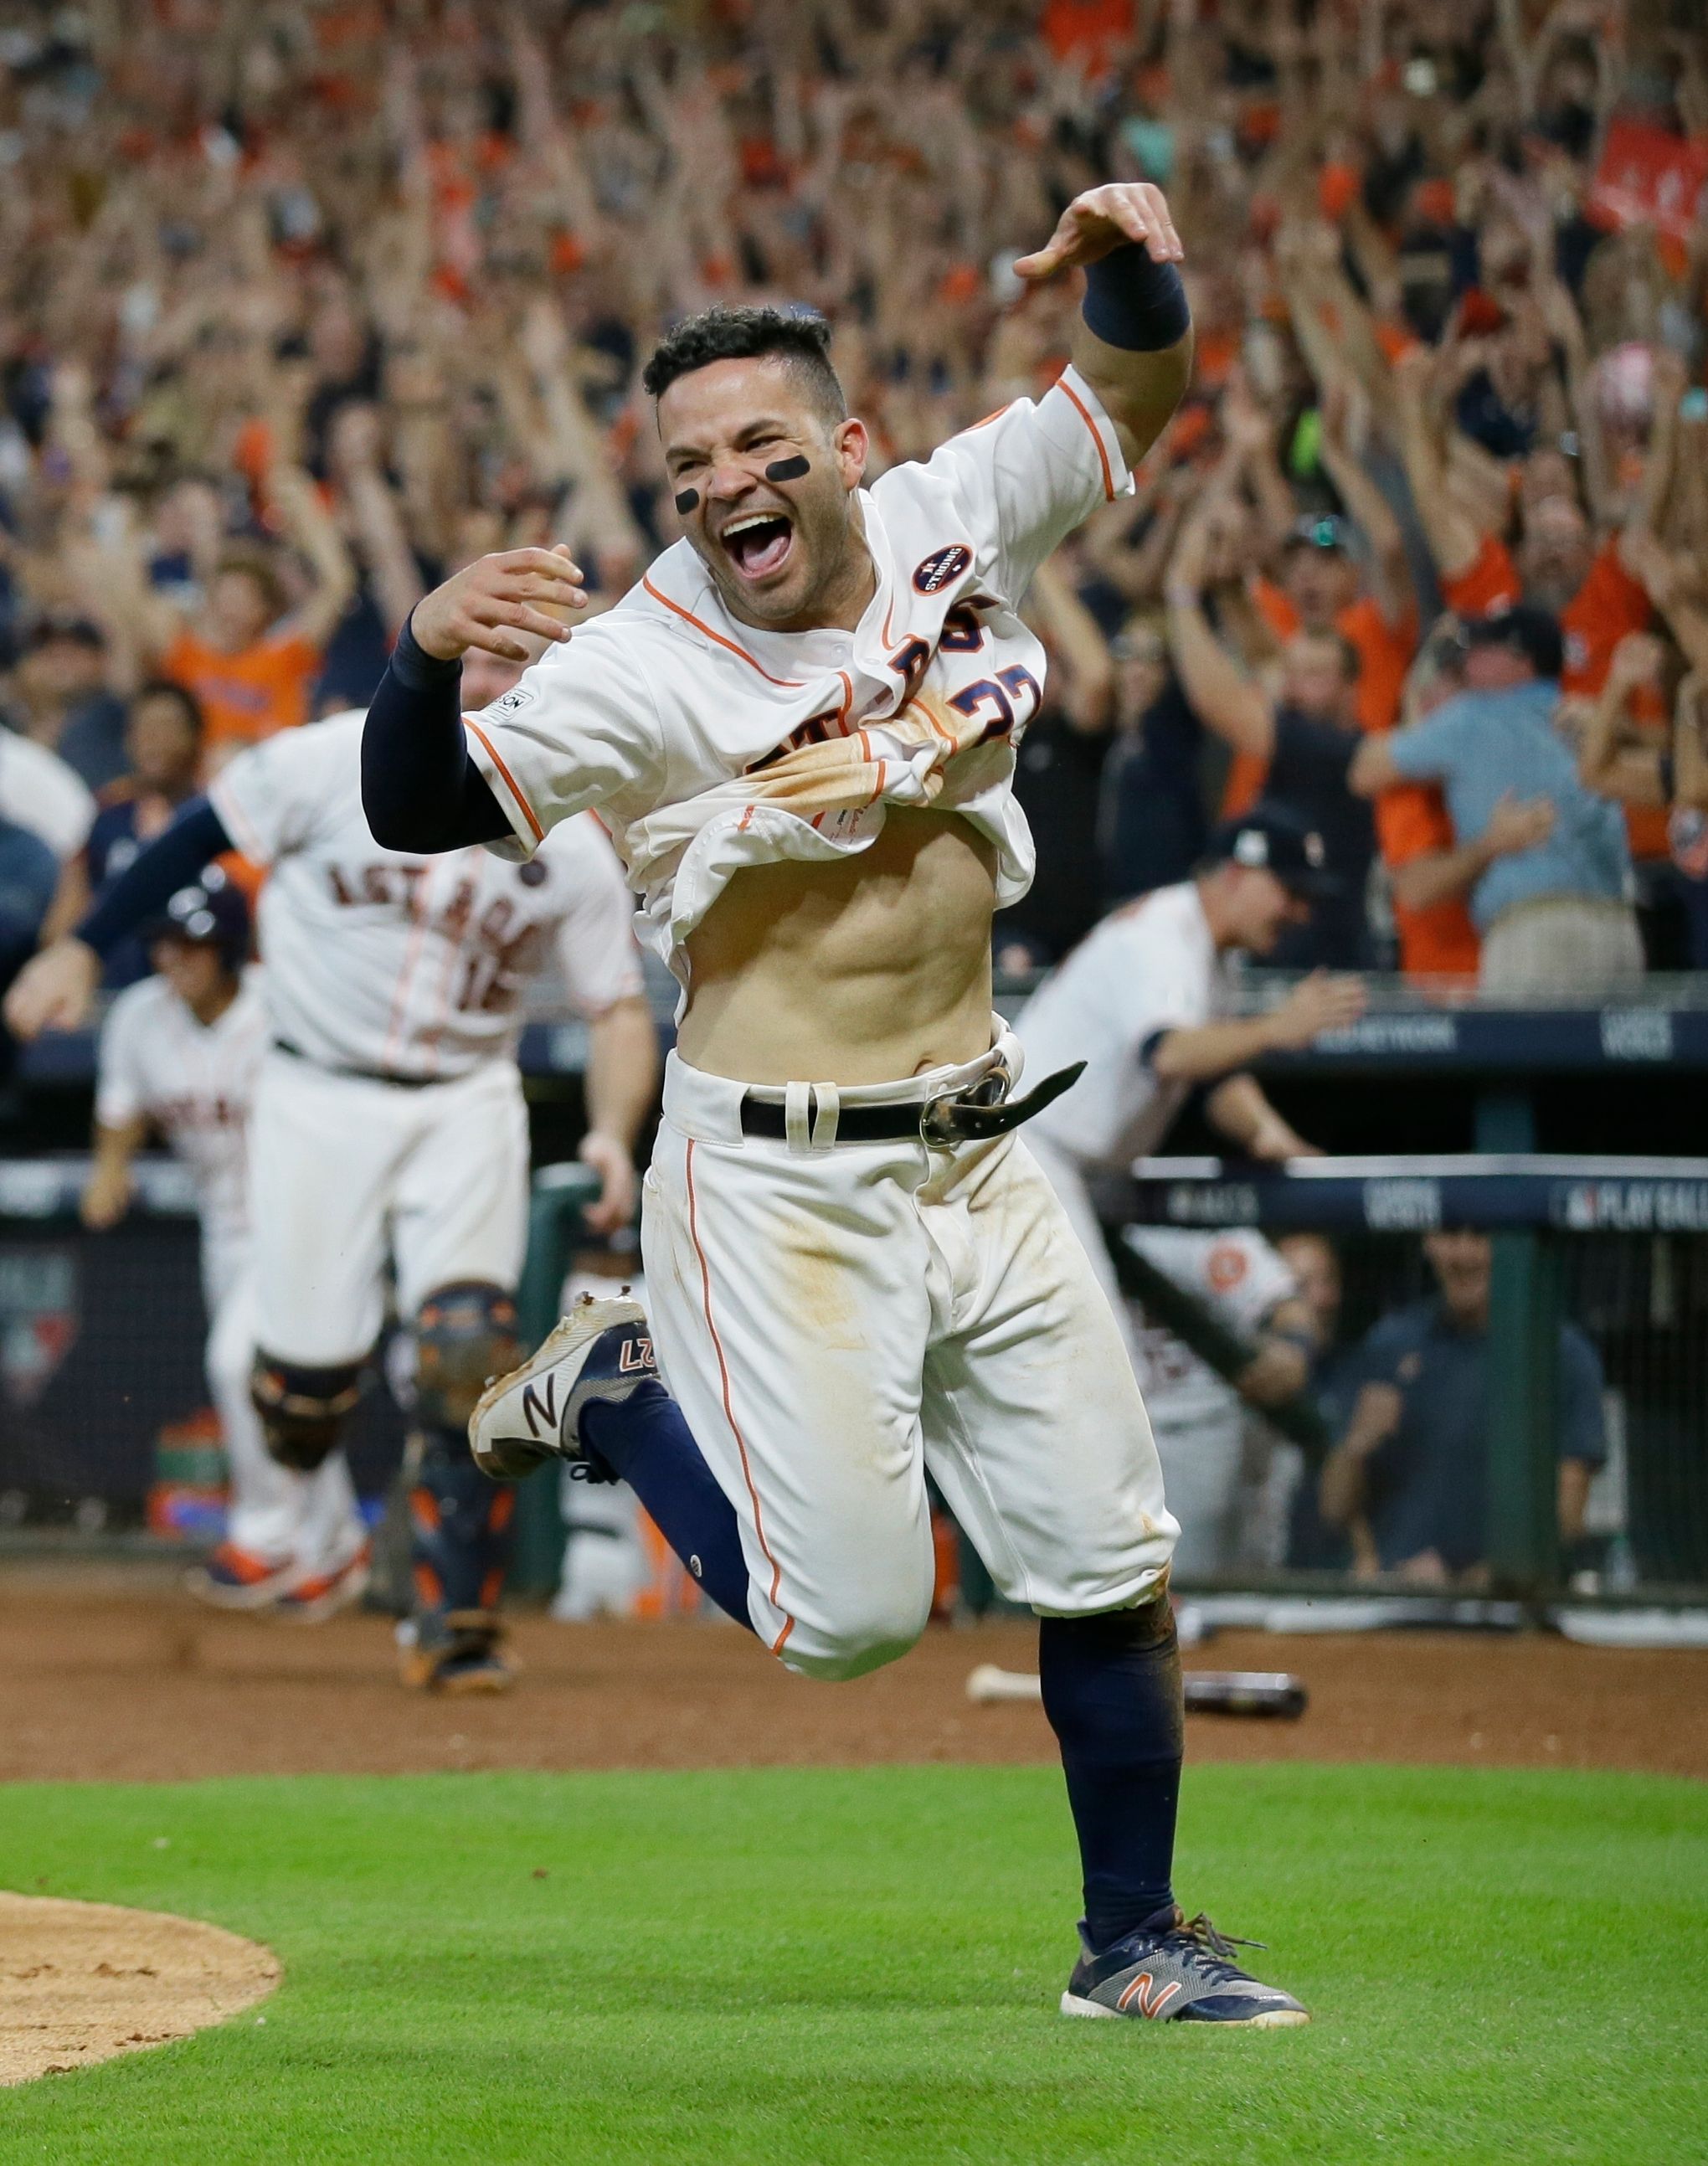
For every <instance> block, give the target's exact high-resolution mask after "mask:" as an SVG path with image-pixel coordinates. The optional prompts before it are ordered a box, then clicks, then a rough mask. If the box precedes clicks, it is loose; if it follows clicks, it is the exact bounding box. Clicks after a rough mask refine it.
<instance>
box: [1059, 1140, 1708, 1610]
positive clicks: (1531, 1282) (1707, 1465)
mask: <svg viewBox="0 0 1708 2166" xmlns="http://www.w3.org/2000/svg"><path fill="white" fill-rule="evenodd" d="M1100 1204H1101V1207H1102V1208H1103V1212H1104V1213H1105V1218H1106V1225H1107V1227H1108V1231H1109V1232H1110V1233H1111V1234H1112V1235H1113V1238H1114V1240H1115V1243H1116V1244H1117V1246H1118V1244H1119V1242H1120V1239H1121V1233H1122V1229H1123V1228H1124V1226H1125V1225H1127V1224H1135V1225H1163V1226H1174V1227H1185V1228H1198V1229H1201V1230H1202V1229H1215V1228H1229V1227H1252V1228H1257V1229H1259V1230H1261V1232H1263V1233H1264V1234H1268V1235H1270V1236H1272V1237H1273V1238H1276V1239H1281V1238H1282V1237H1284V1236H1285V1235H1287V1234H1292V1233H1300V1232H1310V1233H1315V1234H1322V1235H1324V1236H1325V1238H1327V1239H1329V1240H1330V1242H1331V1243H1332V1244H1334V1245H1335V1249H1336V1251H1337V1254H1338V1256H1339V1259H1340V1265H1341V1270H1342V1276H1343V1279H1344V1281H1345V1285H1346V1301H1347V1307H1348V1310H1349V1316H1348V1318H1347V1327H1346V1329H1345V1331H1344V1332H1343V1334H1342V1338H1343V1340H1344V1342H1345V1344H1346V1347H1347V1349H1348V1350H1349V1352H1351V1351H1352V1350H1355V1348H1356V1342H1357V1339H1358V1338H1359V1336H1360V1334H1361V1333H1362V1331H1363V1329H1365V1328H1367V1326H1368V1325H1369V1324H1371V1323H1374V1322H1375V1321H1376V1320H1377V1319H1378V1318H1379V1317H1380V1316H1381V1315H1382V1314H1383V1313H1384V1312H1385V1311H1391V1310H1392V1309H1393V1308H1395V1307H1397V1306H1399V1305H1401V1304H1402V1303H1404V1302H1406V1301H1408V1300H1411V1299H1416V1298H1420V1297H1428V1296H1429V1295H1430V1292H1431V1291H1432V1287H1431V1282H1430V1276H1429V1273H1428V1270H1427V1266H1426V1264H1425V1255H1424V1241H1425V1236H1426V1235H1427V1234H1430V1232H1432V1231H1434V1230H1436V1228H1467V1229H1471V1230H1477V1231H1481V1232H1483V1233H1486V1234H1488V1235H1489V1239H1490V1241H1491V1244H1492V1249H1493V1268H1492V1283H1491V1298H1490V1303H1489V1323H1488V1334H1487V1365H1488V1370H1487V1373H1488V1424H1487V1445H1486V1450H1487V1507H1488V1520H1487V1527H1486V1543H1485V1556H1486V1566H1487V1570H1486V1573H1485V1574H1483V1575H1480V1576H1479V1577H1480V1583H1482V1584H1483V1585H1485V1586H1486V1591H1487V1592H1488V1593H1489V1594H1490V1595H1493V1596H1494V1597H1497V1598H1498V1597H1502V1596H1504V1597H1509V1598H1516V1599H1519V1600H1520V1601H1525V1602H1530V1603H1536V1602H1546V1601H1552V1600H1556V1599H1557V1598H1561V1597H1563V1596H1565V1595H1568V1594H1569V1595H1571V1596H1572V1598H1573V1599H1578V1600H1584V1599H1596V1600H1600V1601H1604V1602H1614V1603H1631V1602H1642V1603H1686V1604H1690V1605H1693V1606H1694V1605H1696V1604H1700V1603H1702V1602H1703V1601H1704V1600H1705V1599H1708V1159H1674V1158H1663V1159H1645V1158H1636V1157H1628V1156H1626V1157H1605V1158H1604V1157H1594V1156H1584V1155H1581V1154H1554V1155H1548V1154H1494V1153H1489V1154H1455V1155H1448V1156H1427V1155H1415V1156H1409V1157H1407V1156H1399V1157H1383V1158H1376V1159H1370V1158H1364V1159H1358V1158H1323V1159H1302V1160H1295V1161H1293V1162H1292V1163H1291V1164H1290V1165H1288V1166H1287V1167H1286V1168H1285V1169H1275V1168H1254V1167H1252V1166H1250V1165H1234V1164H1229V1163H1226V1162H1224V1161H1222V1160H1217V1159H1187V1158H1166V1157H1165V1158H1154V1159H1149V1160H1140V1162H1139V1164H1138V1165H1136V1166H1135V1167H1134V1170H1133V1175H1132V1178H1131V1180H1130V1181H1126V1182H1122V1183H1118V1184H1112V1185H1111V1186H1109V1187H1108V1188H1107V1189H1106V1190H1105V1191H1103V1195H1102V1197H1100ZM1563 1323H1573V1324H1575V1325H1576V1326H1577V1327H1578V1329H1580V1330H1582V1331H1583V1332H1584V1333H1585V1334H1586V1335H1587V1336H1588V1338H1589V1341H1590V1343H1591V1345H1593V1346H1594V1350H1595V1352H1596V1354H1597V1355H1598V1356H1599V1358H1600V1364H1601V1367H1602V1371H1603V1376H1604V1380H1605V1394H1604V1410H1605V1427H1606V1435H1607V1441H1608V1447H1609V1449H1608V1458H1607V1461H1606V1463H1605V1466H1603V1468H1602V1470H1601V1471H1600V1473H1599V1474H1598V1476H1597V1477H1596V1487H1595V1488H1594V1490H1592V1498H1591V1506H1592V1508H1591V1512H1590V1514H1589V1522H1588V1529H1587V1532H1586V1535H1585V1538H1584V1540H1583V1541H1582V1542H1580V1543H1579V1544H1578V1549H1577V1554H1576V1555H1575V1556H1564V1555H1563V1553H1562V1550H1561V1545H1560V1542H1559V1539H1558V1531H1557V1514H1556V1483H1557V1443H1558V1434H1559V1424H1560V1418H1561V1417H1560V1409H1559V1407H1558V1405H1557V1397H1556V1388H1557V1376H1558V1373H1559V1365H1558V1360H1557V1347H1558V1344H1559V1334H1560V1328H1561V1325H1562V1324H1563ZM1355 1373H1356V1370H1355ZM1335 1440H1336V1438H1335V1435H1334V1434H1330V1435H1329V1437H1328V1438H1327V1440H1326V1441H1327V1442H1328V1443H1330V1444H1332V1443H1333V1442H1334V1441H1335ZM1305 1456H1306V1461H1307V1463H1306V1465H1305V1466H1304V1467H1303V1470H1302V1478H1303V1479H1306V1480H1312V1479H1314V1478H1315V1475H1316V1471H1317V1468H1316V1466H1315V1464H1314V1463H1312V1461H1313V1457H1314V1455H1310V1454H1307V1455H1305ZM1232 1582H1239V1583H1240V1584H1253V1583H1256V1582H1263V1583H1266V1584H1270V1585H1272V1586H1275V1587H1277V1588H1282V1589H1284V1588H1287V1587H1288V1585H1289V1583H1291V1584H1293V1585H1295V1586H1303V1585H1307V1584H1308V1585H1309V1586H1311V1587H1313V1588H1318V1589H1320V1588H1322V1587H1323V1585H1324V1583H1325V1582H1323V1580H1322V1579H1321V1577H1320V1575H1319V1574H1310V1575H1309V1576H1308V1577H1307V1576H1305V1575H1302V1574H1301V1575H1292V1574H1290V1573H1289V1572H1288V1561H1287V1559H1286V1557H1285V1556H1282V1558H1280V1559H1279V1560H1272V1561H1269V1563H1268V1566H1267V1568H1263V1567H1262V1566H1253V1565H1252V1564H1251V1563H1248V1564H1247V1566H1245V1569H1244V1570H1242V1571H1236V1572H1234V1573H1232V1574H1230V1575H1229V1576H1228V1577H1226V1578H1224V1579H1223V1580H1221V1581H1219V1582H1217V1583H1219V1584H1220V1585H1223V1586H1225V1585H1227V1584H1229V1583H1232Z"/></svg>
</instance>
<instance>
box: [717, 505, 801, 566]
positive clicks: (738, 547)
mask: <svg viewBox="0 0 1708 2166" xmlns="http://www.w3.org/2000/svg"><path fill="white" fill-rule="evenodd" d="M794 538H795V530H794V527H793V526H792V525H791V523H790V521H789V520H788V519H787V518H786V517H785V515H784V514H783V513H782V512H780V511H749V512H743V514H742V515H741V516H740V517H739V518H738V519H732V520H731V521H730V523H729V525H728V526H726V527H725V528H724V530H723V531H722V534H720V535H719V536H718V539H719V541H721V542H722V544H723V546H724V548H725V550H726V551H727V553H728V556H729V558H730V561H731V563H732V564H733V565H734V566H735V568H736V569H737V571H738V572H739V573H741V575H742V577H743V578H744V579H764V578H769V577H770V575H771V573H773V572H775V571H778V570H780V568H781V567H782V564H783V560H784V558H785V557H787V555H788V554H789V549H790V545H791V543H792V542H793V541H794Z"/></svg>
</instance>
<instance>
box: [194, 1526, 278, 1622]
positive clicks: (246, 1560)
mask: <svg viewBox="0 0 1708 2166" xmlns="http://www.w3.org/2000/svg"><path fill="white" fill-rule="evenodd" d="M296 1577H297V1567H296V1566H295V1565H294V1564H293V1562H292V1561H291V1560H290V1559H289V1558H288V1557H287V1558H286V1559H285V1561H284V1562H283V1564H269V1563H268V1562H267V1559H266V1558H265V1557H258V1556H256V1555H255V1554H254V1552H253V1551H251V1550H241V1549H239V1548H238V1546H237V1545H236V1543H235V1542H221V1543H220V1545H219V1548H218V1549H216V1550H215V1551H214V1553H213V1554H212V1556H209V1557H207V1558H205V1559H204V1561H202V1562H201V1563H200V1564H198V1565H193V1566H191V1567H190V1569H189V1571H188V1572H186V1573H185V1574H184V1586H185V1588H187V1589H188V1592H189V1593H192V1594H193V1595H194V1596H195V1598H196V1599H197V1601H198V1602H206V1603H210V1604H211V1605H212V1607H213V1608H214V1609H271V1608H272V1605H273V1603H275V1602H277V1601H278V1598H279V1597H280V1595H282V1594H283V1593H285V1591H286V1590H287V1588H288V1587H289V1586H290V1584H291V1582H292V1581H293V1580H294V1579H295V1578H296Z"/></svg>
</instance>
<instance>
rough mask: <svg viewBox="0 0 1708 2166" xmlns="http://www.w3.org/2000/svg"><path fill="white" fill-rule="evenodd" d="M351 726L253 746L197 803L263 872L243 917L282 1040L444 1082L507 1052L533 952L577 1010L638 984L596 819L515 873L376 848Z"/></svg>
mask: <svg viewBox="0 0 1708 2166" xmlns="http://www.w3.org/2000/svg"><path fill="white" fill-rule="evenodd" d="M362 720H363V717H362V714H361V713H360V712H352V713H349V714H345V715H336V716H332V717H331V718H330V720H328V721H324V722H315V723H311V724H309V726H306V727H305V728H303V729H299V730H288V731H285V732H283V733H282V734H280V735H279V736H278V737H269V738H268V739H267V741H266V742H265V743H263V744H259V745H256V746H254V747H252V748H251V749H250V750H248V751H246V752H243V753H239V754H238V755H237V757H236V758H235V759H233V760H232V761H231V762H230V763H229V764H228V765H227V766H226V767H225V768H223V769H221V770H220V772H219V775H218V776H217V778H216V779H215V780H214V783H213V785H212V786H211V788H210V789H209V792H208V795H209V798H210V799H211V800H212V802H213V805H214V810H215V811H217V812H218V813H219V817H220V819H221V820H222V821H224V823H225V830H226V832H227V833H228V834H229V835H230V837H231V838H232V840H233V841H234V842H235V843H236V844H237V846H238V847H239V848H240V849H241V850H242V852H243V853H244V854H245V856H246V857H249V858H254V859H255V860H256V863H257V864H264V865H269V866H271V867H272V874H271V876H270V878H269V879H268V880H267V885H266V886H265V888H263V889H262V896H261V906H260V911H259V918H258V923H259V930H260V936H261V948H262V954H263V955H264V956H265V957H266V959H267V1000H268V1005H269V1008H270V1011H271V1013H272V1022H273V1028H274V1030H275V1032H276V1033H277V1035H278V1037H279V1038H282V1039H283V1041H284V1042H285V1043H288V1045H291V1046H293V1047H294V1048H295V1049H296V1050H297V1051H298V1052H299V1053H301V1054H305V1055H306V1056H307V1057H308V1058H309V1059H310V1060H313V1061H316V1062H318V1063H320V1065H322V1066H325V1067H327V1068H330V1069H335V1070H336V1069H340V1068H353V1069H359V1070H370V1071H382V1072H384V1073H386V1074H389V1075H400V1076H404V1077H406V1078H410V1079H415V1080H426V1079H432V1080H449V1079H451V1078H452V1077H454V1076H458V1075H467V1074H468V1073H469V1071H470V1070H472V1069H473V1068H475V1067H477V1066H479V1065H480V1064H482V1063H483V1062H484V1061H488V1060H491V1059H502V1058H507V1057H508V1056H510V1054H513V1053H514V1051H515V1049H516V1036H517V1033H518V1032H519V1030H520V1029H521V996H522V991H523V988H524V986H525V985H526V981H527V980H528V978H529V976H530V975H532V973H533V972H534V971H535V970H536V969H537V968H538V967H539V965H540V964H541V963H542V961H544V960H545V959H546V957H547V950H548V948H553V947H554V948H555V960H556V964H557V967H558V972H559V975H561V977H562V979H563V983H564V985H565V987H566V988H567V990H568V993H569V996H570V998H571V1000H572V1001H574V1005H575V1006H577V1007H578V1008H579V1010H580V1011H581V1012H583V1013H584V1014H587V1015H590V1016H594V1015H598V1014H600V1013H601V1012H603V1011H604V1010H605V1009H606V1008H608V1007H610V1006H612V1005H613V1004H614V1003H615V1002H616V1001H619V1000H622V999H626V998H627V997H628V996H631V995H633V994H636V993H638V992H639V991H641V990H642V977H641V969H640V957H639V955H638V954H637V951H636V948H635V943H634V940H633V937H632V931H631V925H632V906H631V903H630V899H629V894H628V890H627V886H626V885H625V883H624V880H623V876H622V871H621V867H620V866H619V865H618V864H617V862H616V857H615V855H614V854H613V853H612V850H611V845H610V843H608V842H607V841H606V839H605V835H604V833H603V832H602V831H601V830H600V826H599V823H598V821H596V820H594V819H592V818H587V819H579V820H571V821H565V823H564V824H563V826H562V827H559V828H558V830H557V831H556V832H555V833H554V834H553V836H552V838H551V842H550V844H549V846H548V847H547V848H545V849H543V850H542V851H541V852H540V853H538V855H537V858H535V860H534V861H533V862H532V863H531V864H526V865H515V864H504V863H502V862H501V861H500V860H499V859H498V858H494V856H493V855H492V853H490V852H489V851H487V850H484V849H481V848H468V849H465V850H457V851H453V852H452V853H449V854H447V855H446V856H444V857H432V858H426V857H420V858H417V857H410V856H406V855H405V854H404V853H401V852H399V851H396V850H388V849H384V848H381V846H380V845H379V844H378V843H376V842H375V841H374V839H373V836H372V834H371V833H370V832H368V820H367V816H366V815H365V814H364V813H363V811H362V790H361V741H362Z"/></svg>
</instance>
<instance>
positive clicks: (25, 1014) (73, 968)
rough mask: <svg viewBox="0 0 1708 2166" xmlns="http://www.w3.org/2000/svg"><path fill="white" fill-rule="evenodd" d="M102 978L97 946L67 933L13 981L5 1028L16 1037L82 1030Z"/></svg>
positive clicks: (26, 1038) (33, 957) (7, 999)
mask: <svg viewBox="0 0 1708 2166" xmlns="http://www.w3.org/2000/svg"><path fill="white" fill-rule="evenodd" d="M100 978H101V964H100V961H99V959H98V957H97V955H96V954H95V951H94V949H93V948H90V947H89V946H87V944H86V943H84V942H83V941H81V940H78V939H77V938H74V937H73V936H72V935H71V934H69V933H68V934H66V937H65V938H64V939H62V940H56V941H55V942H53V943H52V944H51V946H50V947H46V948H43V949H42V951H41V953H40V954H39V955H32V956H31V958H30V959H29V962H27V963H26V964H24V968H23V969H21V970H20V971H19V974H18V975H17V976H16V977H15V978H14V979H13V981H12V989H11V991H9V992H8V994H7V996H6V1027H7V1028H8V1030H9V1031H10V1032H11V1033H12V1035H13V1037H14V1038H23V1039H25V1040H28V1039H30V1038H40V1036H41V1034H42V1033H43V1032H44V1031H45V1030H77V1029H80V1028H82V1025H83V1024H84V1023H85V1022H87V1021H88V1017H89V1008H90V1004H91V1003H92V1001H93V999H94V996H95V987H96V986H97V985H98V984H99V982H100Z"/></svg>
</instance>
